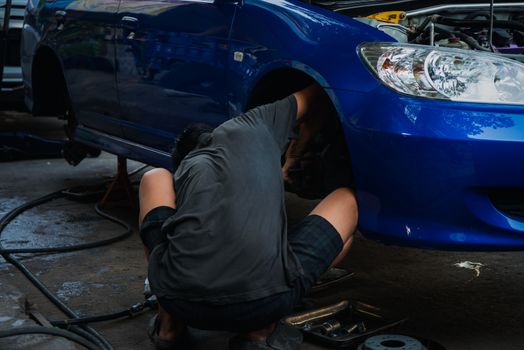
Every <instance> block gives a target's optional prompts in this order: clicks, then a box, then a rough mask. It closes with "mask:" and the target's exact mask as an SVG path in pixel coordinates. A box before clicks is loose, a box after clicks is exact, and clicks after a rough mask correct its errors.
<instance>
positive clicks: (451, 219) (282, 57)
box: [22, 0, 524, 250]
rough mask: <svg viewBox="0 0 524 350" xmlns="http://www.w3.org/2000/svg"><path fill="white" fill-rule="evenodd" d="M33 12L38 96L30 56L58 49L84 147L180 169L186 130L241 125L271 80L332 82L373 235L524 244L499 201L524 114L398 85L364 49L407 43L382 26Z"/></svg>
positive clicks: (421, 243)
mask: <svg viewBox="0 0 524 350" xmlns="http://www.w3.org/2000/svg"><path fill="white" fill-rule="evenodd" d="M59 9H64V10H65V11H67V13H68V16H69V12H70V11H73V12H72V15H73V16H72V23H71V26H69V23H68V22H67V21H66V24H65V26H64V28H63V30H57V24H56V23H55V22H54V20H55V18H54V16H53V13H55V11H56V10H59ZM27 11H28V12H27V14H26V25H25V27H24V30H25V32H26V33H25V35H24V40H25V42H24V45H23V52H22V54H23V56H24V57H23V62H24V70H25V72H26V73H25V75H26V77H27V79H26V80H27V82H26V91H28V92H29V93H30V91H31V81H30V71H31V58H32V57H33V56H34V55H35V52H37V50H39V48H41V47H44V46H45V47H49V48H51V49H52V50H54V51H55V52H56V53H57V56H58V57H59V59H60V61H61V64H62V66H63V69H64V72H65V78H66V81H67V85H68V89H69V93H70V96H71V98H72V102H73V109H74V110H75V113H76V115H77V116H78V120H79V124H80V125H79V126H78V128H77V130H76V138H77V140H79V141H81V142H83V143H86V144H89V145H92V146H95V147H98V148H102V149H104V150H107V151H109V152H112V153H115V154H119V155H123V156H125V157H128V158H131V159H137V160H140V161H143V162H146V163H149V164H153V165H157V166H164V167H169V164H170V160H169V151H170V147H171V145H172V142H173V140H174V139H175V137H176V135H177V134H178V133H179V132H180V131H181V130H182V128H183V127H184V126H185V125H187V124H188V123H189V122H194V121H202V122H207V123H210V124H213V125H218V124H219V123H221V122H222V121H224V120H226V119H227V118H230V117H234V116H235V115H237V114H238V113H241V112H242V111H244V110H245V109H246V108H247V106H248V101H249V98H250V96H251V94H252V93H253V91H254V89H255V87H256V86H257V83H258V82H260V81H261V79H263V78H264V77H266V76H267V74H269V73H271V72H273V71H275V70H277V69H281V68H292V69H295V70H299V71H302V72H304V73H306V74H307V75H309V76H310V77H312V78H313V79H314V80H315V81H317V82H318V83H319V84H320V85H321V86H323V87H324V88H325V90H326V92H327V93H328V95H329V96H330V98H331V99H332V101H333V104H334V106H335V108H336V110H337V112H338V114H339V117H340V121H341V125H342V127H343V130H344V135H345V138H346V143H347V146H348V149H349V152H350V154H351V160H352V169H353V173H354V176H355V184H356V189H357V196H358V202H359V210H360V218H359V228H360V230H361V231H362V232H363V233H364V234H365V235H366V236H368V237H371V238H374V239H379V240H381V241H384V242H386V243H391V244H402V245H412V246H417V247H427V248H443V249H462V250H499V249H503V250H512V249H523V248H524V219H523V218H522V217H518V216H515V215H512V214H509V213H508V212H505V211H504V210H501V209H500V207H498V206H497V205H496V203H495V202H494V200H493V198H494V197H493V196H494V195H493V194H494V193H498V192H500V191H506V192H508V191H509V192H510V194H511V192H512V191H514V193H522V191H523V189H524V107H522V106H510V105H491V104H475V103H456V102H447V101H437V100H428V99H421V98H414V97H408V96H403V95H400V94H398V93H396V92H394V91H392V90H390V89H388V88H386V87H385V86H384V85H382V84H381V83H380V82H379V81H378V80H377V79H376V78H375V77H374V75H373V74H372V73H370V71H369V70H368V68H367V67H366V65H365V64H364V63H363V62H362V61H361V60H360V58H359V56H358V54H357V48H358V46H359V45H360V44H361V43H363V42H373V41H394V39H393V38H391V37H389V36H388V35H386V34H384V33H383V32H381V31H379V30H376V29H374V28H372V27H370V26H368V25H365V24H363V23H361V22H358V21H356V20H353V19H351V18H350V17H347V16H343V15H341V14H338V13H335V12H331V11H328V10H325V9H321V8H318V7H315V6H313V5H309V4H306V3H302V2H299V1H295V0H269V1H265V0H245V1H241V2H230V1H225V0H217V1H215V2H212V1H206V0H155V1H149V0H132V1H120V2H117V1H116V0H115V1H112V0H103V1H100V0H97V1H93V0H82V1H80V0H68V1H61V0H59V1H56V2H44V1H40V2H39V3H36V4H35V5H34V6H29V7H28V10H27ZM75 11H76V12H75ZM75 16H76V17H75ZM125 16H127V17H128V18H127V20H125V21H123V19H124V17H125ZM129 17H131V19H129ZM67 20H69V17H68V18H67ZM135 20H136V21H135ZM90 31H91V32H93V33H94V34H93V35H87V33H90ZM28 98H29V100H30V98H31V96H30V94H29V97H28ZM519 191H521V192H519ZM523 201H524V199H523Z"/></svg>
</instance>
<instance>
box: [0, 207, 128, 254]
mask: <svg viewBox="0 0 524 350" xmlns="http://www.w3.org/2000/svg"><path fill="white" fill-rule="evenodd" d="M52 199H56V198H52ZM52 199H50V200H52ZM41 203H42V202H41ZM27 209H29V208H27ZM22 211H24V210H22ZM95 211H96V213H97V214H98V215H100V216H102V217H104V218H106V219H108V220H110V221H113V222H115V223H117V224H119V225H121V226H124V227H125V228H126V231H125V232H124V233H122V234H120V235H118V236H115V237H112V238H108V239H103V240H100V241H96V242H90V243H81V244H74V245H66V246H58V247H45V248H2V249H0V254H25V253H65V252H73V251H77V250H82V249H91V248H97V247H101V246H104V245H108V244H111V243H114V242H118V241H120V240H123V239H125V238H127V237H129V236H130V235H131V234H133V230H132V229H131V227H130V226H129V225H128V224H127V223H125V222H124V221H122V220H120V219H117V218H115V217H113V216H111V215H108V214H106V213H104V212H103V211H101V210H100V207H99V206H98V204H97V205H95ZM15 216H16V215H15ZM1 230H2V227H0V231H1Z"/></svg>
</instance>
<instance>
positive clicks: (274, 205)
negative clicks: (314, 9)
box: [149, 96, 299, 304]
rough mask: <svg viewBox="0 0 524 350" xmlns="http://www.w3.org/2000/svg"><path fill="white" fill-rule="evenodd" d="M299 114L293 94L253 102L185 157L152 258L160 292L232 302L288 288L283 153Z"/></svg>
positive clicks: (290, 271) (291, 268)
mask: <svg viewBox="0 0 524 350" xmlns="http://www.w3.org/2000/svg"><path fill="white" fill-rule="evenodd" d="M296 113H297V103H296V99H295V97H294V96H290V97H288V98H286V99H283V100H280V101H278V102H275V103H272V104H268V105H264V106H261V107H257V108H255V109H253V110H251V111H249V112H247V113H245V114H242V115H240V116H239V117H237V118H234V119H231V120H229V121H227V122H225V123H223V124H221V125H220V126H218V127H217V128H216V129H215V130H214V131H213V132H212V133H210V134H203V135H202V136H201V137H200V139H199V146H198V147H197V149H195V150H193V151H192V152H190V153H189V154H188V155H187V156H186V157H185V158H184V160H183V161H182V163H181V164H180V166H179V167H178V169H177V170H176V172H175V175H174V182H175V191H176V204H177V211H176V214H174V215H173V216H172V217H171V218H169V219H168V220H167V221H166V222H165V223H164V225H163V227H162V231H163V232H165V233H167V238H168V240H167V243H164V244H162V245H160V246H157V247H156V248H155V249H154V250H153V252H152V253H151V256H150V261H149V263H150V265H149V279H150V282H151V286H152V288H153V292H154V293H155V294H156V295H157V296H159V297H168V298H175V299H182V300H188V301H202V302H207V303H211V304H230V303H238V302H244V301H250V300H255V299H259V298H263V297H267V296H270V295H273V294H276V293H281V292H285V291H288V290H289V289H290V284H291V282H292V280H293V279H294V278H295V277H296V274H297V270H298V269H299V263H298V262H297V260H296V257H295V255H294V254H293V252H292V251H291V249H290V248H289V247H288V242H287V219H286V211H285V206H284V185H283V180H282V173H281V156H282V154H283V152H284V151H285V149H286V145H287V143H288V141H289V138H290V137H292V135H293V132H294V128H295V120H296Z"/></svg>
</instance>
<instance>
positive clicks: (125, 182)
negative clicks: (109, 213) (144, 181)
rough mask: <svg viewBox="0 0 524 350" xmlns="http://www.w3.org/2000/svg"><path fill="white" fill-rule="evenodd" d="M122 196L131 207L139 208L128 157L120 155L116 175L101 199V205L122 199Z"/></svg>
mask: <svg viewBox="0 0 524 350" xmlns="http://www.w3.org/2000/svg"><path fill="white" fill-rule="evenodd" d="M122 197H123V198H124V199H126V200H127V201H126V203H129V205H130V206H131V208H133V209H134V210H138V202H137V198H136V196H135V194H134V191H133V187H132V185H131V181H129V176H128V174H127V159H126V158H124V157H121V156H118V161H117V173H116V176H115V178H114V179H113V181H112V182H111V183H110V184H109V187H108V188H107V191H106V193H105V194H104V197H103V198H102V200H101V201H100V206H101V207H104V206H107V204H108V203H109V202H113V201H116V200H120V199H122Z"/></svg>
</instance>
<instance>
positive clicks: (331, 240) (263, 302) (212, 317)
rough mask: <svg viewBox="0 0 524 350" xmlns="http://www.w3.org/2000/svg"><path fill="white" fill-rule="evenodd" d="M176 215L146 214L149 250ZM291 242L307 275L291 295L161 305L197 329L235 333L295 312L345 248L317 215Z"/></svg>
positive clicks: (164, 211) (294, 231)
mask: <svg viewBox="0 0 524 350" xmlns="http://www.w3.org/2000/svg"><path fill="white" fill-rule="evenodd" d="M175 212H176V209H173V208H170V207H158V208H155V209H153V210H151V211H150V212H149V213H147V214H146V216H145V218H144V221H143V223H142V227H141V229H140V237H141V238H142V242H143V243H144V245H145V246H146V247H147V248H148V249H149V251H152V250H153V248H154V247H155V246H156V245H158V244H160V243H162V242H164V241H165V240H166V233H165V232H162V225H163V223H164V221H165V220H166V219H168V218H169V217H171V216H172V215H173V214H174V213H175ZM288 242H289V245H290V246H291V249H292V250H293V252H294V253H295V255H296V257H297V258H298V260H299V261H300V263H301V265H302V269H303V272H304V273H303V274H302V275H301V276H300V277H299V278H297V279H296V280H295V282H294V285H293V287H292V289H291V290H290V291H288V292H284V293H279V294H275V295H272V296H269V297H265V298H262V299H257V300H253V301H249V302H242V303H237V304H228V305H212V304H205V303H200V302H199V303H196V302H188V301H183V300H180V299H170V298H160V299H159V302H160V304H161V305H162V307H163V308H164V309H165V310H166V311H167V312H169V313H170V314H171V315H173V317H174V318H175V319H180V320H181V321H183V322H185V323H187V324H189V325H190V326H193V327H195V328H200V329H213V330H225V331H232V332H247V331H252V330H257V329H261V328H263V327H265V326H267V325H269V324H271V323H273V322H275V321H276V320H278V319H280V318H282V317H283V316H285V315H287V314H289V313H291V312H292V310H293V309H294V307H295V306H296V305H297V304H298V303H300V301H301V299H302V297H303V296H304V293H306V292H307V291H308V290H309V289H311V287H313V285H314V284H315V282H316V281H317V280H318V278H319V277H320V275H321V274H322V273H324V272H325V271H326V270H327V269H328V268H329V266H330V265H331V263H332V262H333V260H334V259H335V258H336V257H337V255H338V254H339V253H340V252H341V250H342V246H343V242H342V239H341V238H340V235H339V234H338V232H337V231H336V230H335V228H334V227H333V226H332V225H331V224H330V223H329V222H328V221H327V220H326V219H324V218H322V217H321V216H318V215H309V216H307V217H306V218H304V219H303V220H302V221H301V222H300V223H298V224H296V225H295V226H293V227H292V228H291V229H290V230H289V232H288Z"/></svg>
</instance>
